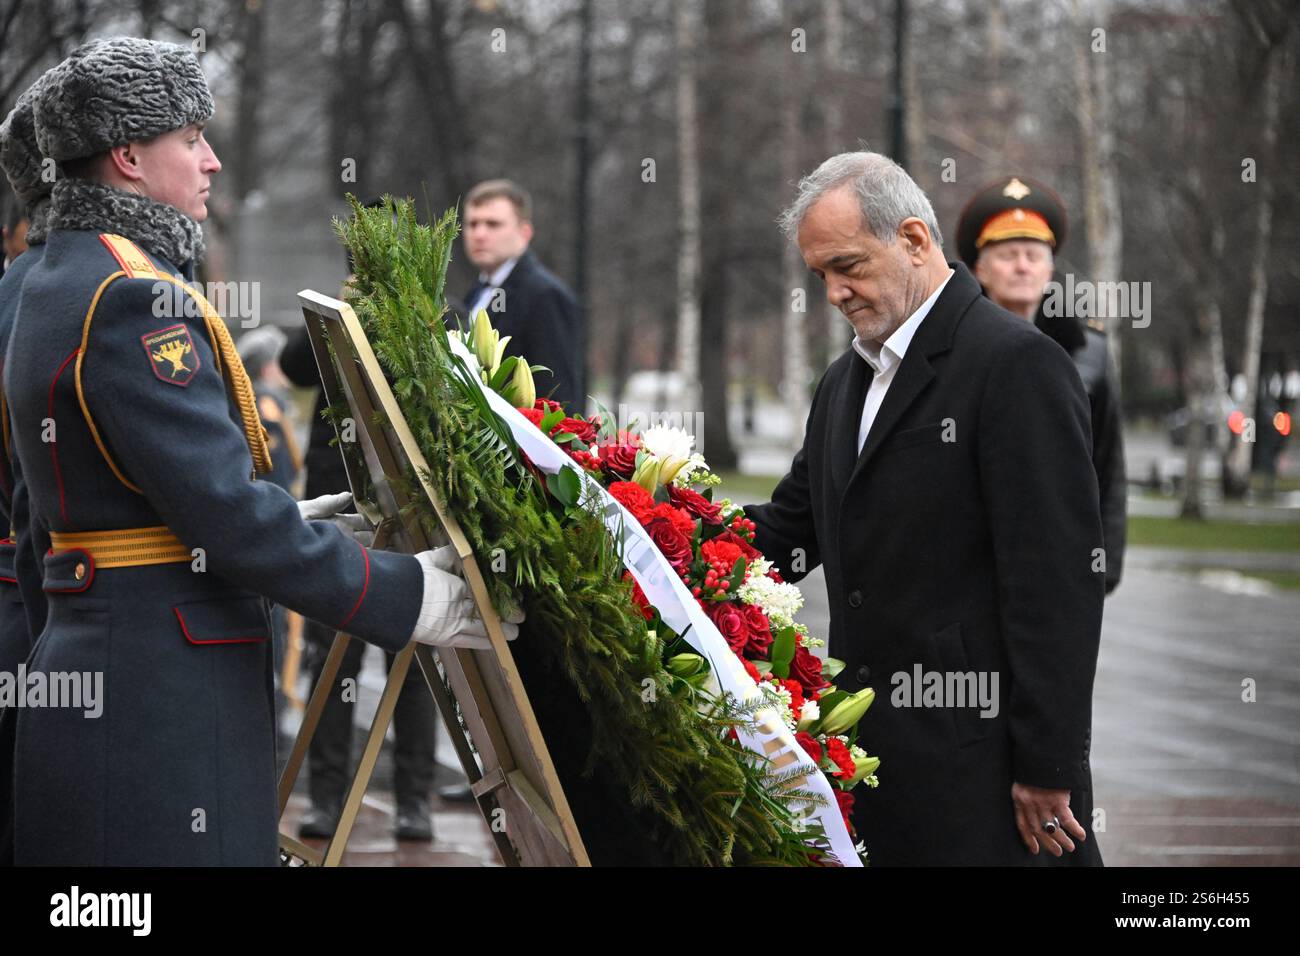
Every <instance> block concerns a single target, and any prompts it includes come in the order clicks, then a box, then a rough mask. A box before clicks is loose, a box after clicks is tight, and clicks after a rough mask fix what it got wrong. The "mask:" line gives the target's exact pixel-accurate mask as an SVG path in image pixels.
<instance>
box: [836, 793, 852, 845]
mask: <svg viewBox="0 0 1300 956" xmlns="http://www.w3.org/2000/svg"><path fill="white" fill-rule="evenodd" d="M835 801H836V802H837V803H838V804H839V805H840V816H842V817H843V818H844V826H845V827H847V828H848V831H849V833H851V834H855V831H854V829H853V794H851V793H849V792H848V791H847V790H838V789H837V790H836V791H835ZM855 835H856V834H855Z"/></svg>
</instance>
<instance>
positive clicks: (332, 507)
mask: <svg viewBox="0 0 1300 956" xmlns="http://www.w3.org/2000/svg"><path fill="white" fill-rule="evenodd" d="M350 504H352V492H350V491H344V492H340V493H339V494H337V495H321V496H320V497H319V498H313V499H311V501H300V502H298V514H300V515H302V520H303V521H313V520H315V519H317V518H332V517H334V516H335V515H336V514H338V513H339V512H340V511H342V510H343V509H344V508H346V507H347V506H348V505H350Z"/></svg>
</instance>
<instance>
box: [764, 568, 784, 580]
mask: <svg viewBox="0 0 1300 956" xmlns="http://www.w3.org/2000/svg"><path fill="white" fill-rule="evenodd" d="M767 576H768V577H769V578H771V579H772V580H773V581H775V582H776V583H777V584H785V578H783V577H781V572H780V571H778V570H777V567H776V565H775V564H774V565H772V566H771V567H770V568H768V569H767Z"/></svg>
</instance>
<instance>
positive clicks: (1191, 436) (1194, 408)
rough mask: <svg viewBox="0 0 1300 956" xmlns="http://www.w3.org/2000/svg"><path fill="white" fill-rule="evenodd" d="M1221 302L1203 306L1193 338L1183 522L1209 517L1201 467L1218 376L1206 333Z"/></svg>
mask: <svg viewBox="0 0 1300 956" xmlns="http://www.w3.org/2000/svg"><path fill="white" fill-rule="evenodd" d="M1218 308H1219V304H1218V302H1214V301H1212V302H1206V303H1203V304H1202V305H1201V306H1200V308H1199V310H1198V314H1197V318H1196V321H1197V325H1198V329H1197V331H1196V333H1194V334H1193V335H1192V337H1191V339H1192V341H1191V343H1190V348H1189V350H1188V351H1189V354H1188V358H1187V367H1188V368H1187V391H1188V401H1187V408H1188V411H1189V412H1190V413H1191V417H1190V420H1189V421H1188V423H1187V466H1186V468H1185V470H1184V472H1183V504H1182V509H1181V511H1180V512H1179V514H1180V516H1181V517H1183V518H1194V519H1198V520H1199V519H1201V518H1204V517H1205V513H1204V510H1203V509H1202V507H1201V485H1202V479H1201V463H1202V462H1203V461H1204V458H1205V454H1204V453H1205V423H1206V420H1207V418H1208V415H1207V414H1206V403H1207V402H1206V400H1207V396H1208V395H1209V393H1210V390H1211V389H1212V388H1213V382H1214V373H1213V371H1212V370H1211V369H1210V367H1209V366H1210V358H1209V354H1208V351H1207V349H1206V347H1205V329H1206V328H1207V327H1208V326H1209V324H1210V323H1211V322H1212V321H1213V318H1212V316H1211V314H1210V313H1212V312H1217V311H1218Z"/></svg>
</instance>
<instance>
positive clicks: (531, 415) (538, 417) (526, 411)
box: [518, 408, 543, 428]
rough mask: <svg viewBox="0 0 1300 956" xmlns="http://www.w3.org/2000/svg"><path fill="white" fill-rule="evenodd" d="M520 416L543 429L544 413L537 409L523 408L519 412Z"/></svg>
mask: <svg viewBox="0 0 1300 956" xmlns="http://www.w3.org/2000/svg"><path fill="white" fill-rule="evenodd" d="M518 411H519V414H520V415H523V416H524V418H526V419H528V420H529V421H530V422H532V423H533V424H534V425H536V426H537V427H538V428H541V427H542V417H543V416H542V413H541V412H540V411H538V410H537V409H535V408H521V409H519V410H518Z"/></svg>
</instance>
